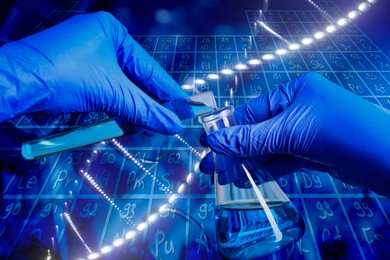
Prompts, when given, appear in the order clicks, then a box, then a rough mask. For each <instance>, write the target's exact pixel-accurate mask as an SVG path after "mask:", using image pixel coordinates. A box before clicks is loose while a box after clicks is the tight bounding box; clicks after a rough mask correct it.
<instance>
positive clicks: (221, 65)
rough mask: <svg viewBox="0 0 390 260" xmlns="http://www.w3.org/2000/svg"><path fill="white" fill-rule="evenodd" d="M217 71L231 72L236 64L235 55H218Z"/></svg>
mask: <svg viewBox="0 0 390 260" xmlns="http://www.w3.org/2000/svg"><path fill="white" fill-rule="evenodd" d="M217 58H218V69H219V70H224V69H231V70H233V69H234V68H235V66H236V65H237V64H238V61H237V54H236V53H233V52H225V53H218V55H217Z"/></svg>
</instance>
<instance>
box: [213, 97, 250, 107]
mask: <svg viewBox="0 0 390 260" xmlns="http://www.w3.org/2000/svg"><path fill="white" fill-rule="evenodd" d="M217 102H218V104H219V107H226V106H234V107H236V106H239V105H242V104H245V102H246V99H245V98H237V97H234V98H222V97H221V98H218V100H217Z"/></svg>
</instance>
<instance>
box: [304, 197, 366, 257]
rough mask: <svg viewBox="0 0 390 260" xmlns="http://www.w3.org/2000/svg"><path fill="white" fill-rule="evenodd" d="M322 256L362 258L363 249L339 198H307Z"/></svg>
mask: <svg viewBox="0 0 390 260" xmlns="http://www.w3.org/2000/svg"><path fill="white" fill-rule="evenodd" d="M304 201H305V204H306V208H307V211H308V214H309V218H310V223H311V225H312V227H313V229H314V230H313V231H314V234H315V239H316V241H317V244H318V248H319V250H320V254H321V257H322V258H332V257H336V256H339V257H344V258H356V257H357V258H362V253H363V252H362V251H361V249H360V247H359V245H358V243H357V241H356V239H355V237H354V233H353V231H352V230H351V229H350V227H349V225H348V222H347V219H346V218H345V215H344V212H343V211H342V208H341V206H340V203H339V201H338V200H337V199H333V198H316V199H305V200H304Z"/></svg>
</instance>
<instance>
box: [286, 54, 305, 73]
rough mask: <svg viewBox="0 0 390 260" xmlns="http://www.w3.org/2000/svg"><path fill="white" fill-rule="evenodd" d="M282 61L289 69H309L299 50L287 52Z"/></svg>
mask: <svg viewBox="0 0 390 260" xmlns="http://www.w3.org/2000/svg"><path fill="white" fill-rule="evenodd" d="M282 61H283V63H284V64H285V66H286V69H287V70H288V71H308V67H307V66H306V63H305V62H304V61H303V59H302V57H301V55H300V53H299V52H289V53H287V54H286V55H284V56H282Z"/></svg>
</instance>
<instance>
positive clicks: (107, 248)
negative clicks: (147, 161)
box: [88, 135, 205, 259]
mask: <svg viewBox="0 0 390 260" xmlns="http://www.w3.org/2000/svg"><path fill="white" fill-rule="evenodd" d="M175 136H176V138H178V139H179V140H180V141H181V142H182V143H184V144H185V145H186V146H187V147H188V148H189V149H190V151H191V152H192V153H193V154H194V155H195V156H197V157H199V158H203V157H204V155H205V153H203V154H201V153H199V152H198V151H197V150H195V149H194V148H193V147H192V146H191V145H190V144H188V142H187V141H185V140H184V139H183V138H182V137H181V136H179V135H175ZM111 142H112V143H113V144H114V145H115V146H116V147H117V148H119V150H120V151H121V152H122V153H123V154H124V155H125V156H126V157H127V158H130V159H131V160H132V161H133V162H135V163H136V164H137V162H138V161H137V160H136V159H135V158H134V157H133V156H132V155H131V154H130V153H129V152H128V151H127V150H126V149H125V148H124V146H123V145H122V144H121V143H120V142H119V141H118V140H116V139H112V140H111ZM137 165H138V166H139V167H142V168H141V169H142V170H144V171H145V170H146V171H147V169H146V168H145V167H143V166H142V165H140V164H139V162H138V164H137ZM198 166H199V165H198V164H195V168H197V167H198ZM148 175H149V176H151V177H152V178H153V179H154V180H155V181H158V180H157V179H156V178H155V176H154V175H153V174H151V173H150V174H148ZM193 179H194V174H193V173H192V172H190V173H189V174H188V175H187V176H186V178H185V180H186V181H185V183H181V184H180V185H179V188H178V190H177V193H176V194H174V193H173V192H172V191H170V193H171V194H172V195H171V196H170V197H169V199H168V203H165V204H163V205H162V206H161V207H160V208H159V209H158V211H157V212H154V213H152V214H151V215H150V216H149V217H148V218H147V220H146V221H144V222H141V223H139V224H138V225H137V227H136V229H135V230H131V231H129V232H127V233H126V234H125V239H123V238H118V239H116V240H115V241H113V242H112V244H113V246H114V247H120V246H122V245H123V244H125V242H126V240H130V239H133V238H135V237H136V236H137V235H138V234H140V233H141V232H142V231H144V230H145V229H147V228H148V227H149V226H150V225H152V224H153V223H156V222H157V220H158V219H159V217H160V215H159V214H158V213H160V214H163V213H166V212H170V211H171V208H172V207H173V204H174V202H175V201H176V200H177V199H178V198H180V196H179V194H183V193H185V192H186V191H187V188H188V186H189V185H191V183H192V181H193ZM111 250H112V246H110V245H105V246H103V247H102V248H101V249H100V252H102V253H108V252H111ZM99 256H100V255H99V253H98V252H92V251H91V252H90V254H89V255H88V259H95V258H98V257H99Z"/></svg>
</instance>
